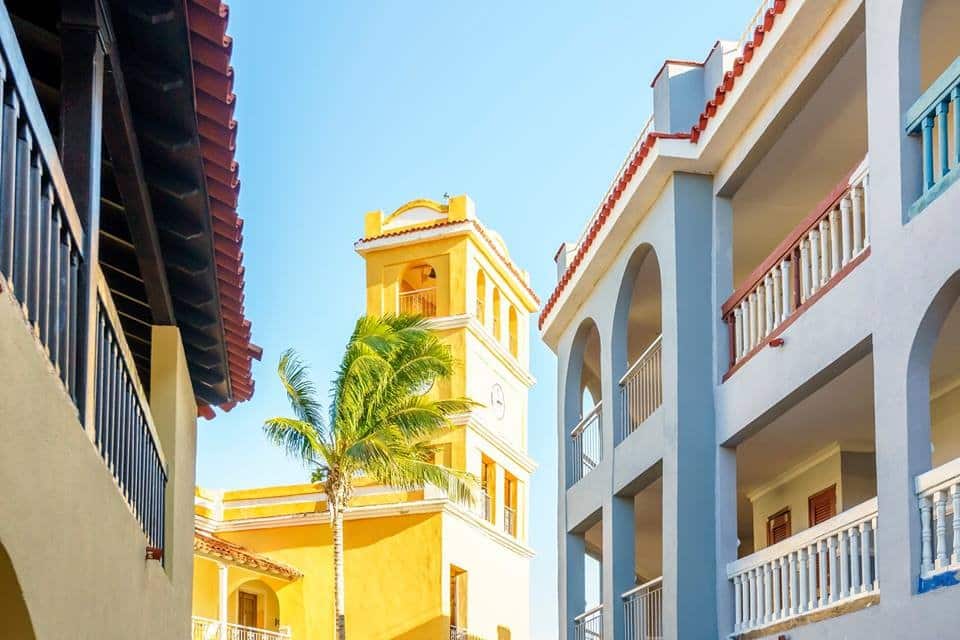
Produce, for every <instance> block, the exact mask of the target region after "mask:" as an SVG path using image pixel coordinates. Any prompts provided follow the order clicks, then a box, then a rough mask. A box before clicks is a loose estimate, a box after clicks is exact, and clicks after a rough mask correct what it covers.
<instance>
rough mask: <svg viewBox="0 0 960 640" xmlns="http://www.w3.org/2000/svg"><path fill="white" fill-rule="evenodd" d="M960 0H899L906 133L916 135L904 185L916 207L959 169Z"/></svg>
mask: <svg viewBox="0 0 960 640" xmlns="http://www.w3.org/2000/svg"><path fill="white" fill-rule="evenodd" d="M958 23H960V3H957V2H956V0H925V1H923V2H920V1H917V2H904V9H903V14H902V16H901V26H900V28H901V34H900V37H901V42H900V61H901V70H900V71H901V75H902V76H903V79H904V81H903V82H902V83H901V86H903V87H904V95H903V96H902V100H903V105H902V106H903V108H904V109H905V112H906V115H905V117H904V121H905V122H906V127H907V133H908V134H909V135H911V136H913V137H914V138H915V144H914V146H913V149H909V150H908V153H907V157H906V158H905V162H907V163H908V164H907V166H904V167H903V170H904V188H905V189H909V190H910V191H909V192H908V193H907V194H906V196H907V197H906V199H907V201H908V203H909V202H911V201H913V202H914V203H913V206H912V207H911V209H910V210H909V212H908V218H909V217H910V216H912V215H915V214H916V213H919V211H920V210H922V209H923V207H925V206H926V205H927V204H929V203H930V202H931V201H932V200H934V199H935V198H936V197H937V196H938V195H939V194H940V193H941V192H942V191H943V190H944V189H946V188H947V187H948V186H950V185H951V184H952V183H953V182H954V181H955V180H956V177H957V175H958V174H960V169H958V166H960V145H958V142H957V138H956V135H957V131H956V129H957V120H958V117H960V98H958V97H957V95H956V91H957V88H958V87H960V41H958V40H957V38H956V34H955V31H956V25H957V24H958Z"/></svg>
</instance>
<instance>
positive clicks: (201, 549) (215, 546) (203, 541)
mask: <svg viewBox="0 0 960 640" xmlns="http://www.w3.org/2000/svg"><path fill="white" fill-rule="evenodd" d="M193 551H194V553H196V554H198V555H201V556H206V557H209V558H216V559H218V560H224V561H226V562H229V563H231V564H234V565H237V566H240V567H243V568H245V569H250V570H251V571H258V572H260V573H267V574H269V575H272V576H275V577H277V578H283V579H284V580H296V579H297V578H301V577H303V574H302V573H301V572H300V571H299V570H297V569H294V568H293V567H291V566H290V565H287V564H283V563H282V562H277V561H276V560H273V559H271V558H268V557H267V556H265V555H262V554H259V553H255V552H253V551H250V550H249V549H246V548H244V547H241V546H240V545H238V544H235V543H233V542H229V541H227V540H224V539H223V538H217V537H216V536H214V535H212V534H209V533H205V532H203V531H198V530H196V529H195V530H194V532H193Z"/></svg>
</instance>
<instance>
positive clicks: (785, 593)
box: [779, 554, 793, 618]
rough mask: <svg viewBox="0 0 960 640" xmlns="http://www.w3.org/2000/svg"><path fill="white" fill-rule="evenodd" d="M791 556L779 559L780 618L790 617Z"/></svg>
mask: <svg viewBox="0 0 960 640" xmlns="http://www.w3.org/2000/svg"><path fill="white" fill-rule="evenodd" d="M792 555H793V554H789V555H786V556H784V557H782V558H780V613H779V615H780V617H781V618H786V617H787V616H788V615H790V558H791V557H792Z"/></svg>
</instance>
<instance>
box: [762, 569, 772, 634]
mask: <svg viewBox="0 0 960 640" xmlns="http://www.w3.org/2000/svg"><path fill="white" fill-rule="evenodd" d="M761 612H762V614H763V621H764V622H770V621H771V620H772V619H773V569H772V567H771V563H769V562H767V563H766V564H764V565H763V607H762V608H761Z"/></svg>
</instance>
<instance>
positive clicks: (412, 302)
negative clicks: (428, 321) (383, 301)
mask: <svg viewBox="0 0 960 640" xmlns="http://www.w3.org/2000/svg"><path fill="white" fill-rule="evenodd" d="M397 303H398V304H397V308H398V311H399V312H400V313H406V314H414V315H419V316H425V317H427V318H430V317H433V316H436V315H437V270H436V268H435V267H434V266H433V265H432V264H430V263H429V262H417V263H413V264H410V265H408V266H407V267H406V268H405V269H404V270H403V274H402V276H401V277H400V290H399V292H398V300H397Z"/></svg>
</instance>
